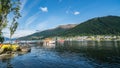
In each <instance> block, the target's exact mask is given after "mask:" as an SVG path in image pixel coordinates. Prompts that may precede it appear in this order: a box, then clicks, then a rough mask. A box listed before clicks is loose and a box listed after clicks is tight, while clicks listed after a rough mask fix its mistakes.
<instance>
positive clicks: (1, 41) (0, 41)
mask: <svg viewBox="0 0 120 68" xmlns="http://www.w3.org/2000/svg"><path fill="white" fill-rule="evenodd" d="M3 42H4V37H3V36H2V33H0V43H3Z"/></svg>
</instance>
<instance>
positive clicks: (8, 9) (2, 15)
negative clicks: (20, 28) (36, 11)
mask: <svg viewBox="0 0 120 68" xmlns="http://www.w3.org/2000/svg"><path fill="white" fill-rule="evenodd" d="M20 5H21V3H20V0H0V33H1V32H2V30H3V29H4V28H5V27H6V26H7V23H8V22H9V21H8V15H9V14H11V17H10V18H12V19H13V20H12V23H11V26H10V30H11V31H12V32H11V34H12V35H13V33H14V31H15V30H16V29H15V28H17V27H15V26H14V25H16V23H17V19H18V18H19V17H20V16H21V15H20V13H19V10H20ZM12 27H14V28H12ZM12 35H11V36H12Z"/></svg>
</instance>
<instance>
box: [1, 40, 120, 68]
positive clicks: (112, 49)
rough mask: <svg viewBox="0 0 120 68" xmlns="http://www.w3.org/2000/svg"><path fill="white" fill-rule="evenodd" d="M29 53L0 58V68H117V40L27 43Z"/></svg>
mask: <svg viewBox="0 0 120 68" xmlns="http://www.w3.org/2000/svg"><path fill="white" fill-rule="evenodd" d="M31 48H32V50H31V52H30V53H27V54H15V55H14V57H12V58H9V59H0V68H120V42H119V41H102V42H97V41H81V42H78V41H72V42H67V41H66V42H64V43H57V44H56V45H54V44H51V45H40V44H33V45H31Z"/></svg>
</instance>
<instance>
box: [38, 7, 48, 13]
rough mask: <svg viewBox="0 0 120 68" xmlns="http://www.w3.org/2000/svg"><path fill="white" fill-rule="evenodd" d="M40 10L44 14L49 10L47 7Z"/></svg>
mask: <svg viewBox="0 0 120 68" xmlns="http://www.w3.org/2000/svg"><path fill="white" fill-rule="evenodd" d="M40 10H41V11H42V12H48V8H47V7H40Z"/></svg>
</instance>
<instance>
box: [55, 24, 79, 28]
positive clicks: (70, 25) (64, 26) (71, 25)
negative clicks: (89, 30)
mask: <svg viewBox="0 0 120 68" xmlns="http://www.w3.org/2000/svg"><path fill="white" fill-rule="evenodd" d="M76 25H77V24H67V25H60V26H58V27H57V28H63V29H69V28H73V27H75V26H76Z"/></svg>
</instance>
